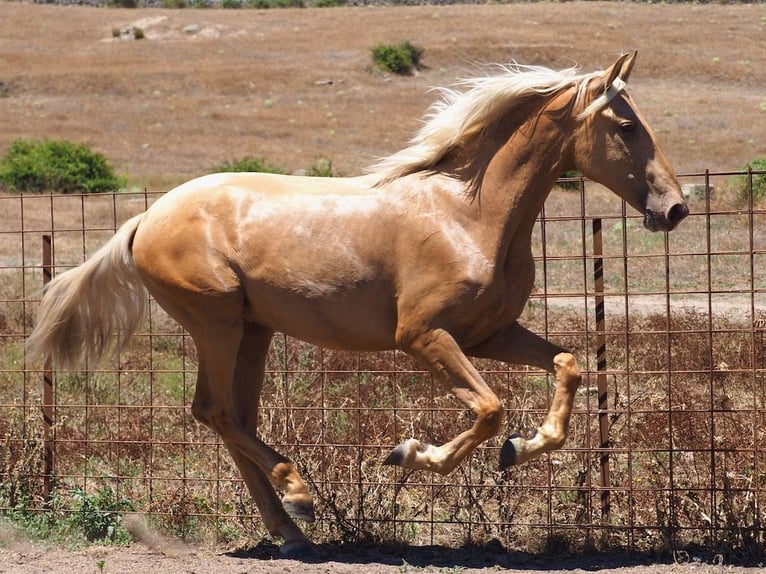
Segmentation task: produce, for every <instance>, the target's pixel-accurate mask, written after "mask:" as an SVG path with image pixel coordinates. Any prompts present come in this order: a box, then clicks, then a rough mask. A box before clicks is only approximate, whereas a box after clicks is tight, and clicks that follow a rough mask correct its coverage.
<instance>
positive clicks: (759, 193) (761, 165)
mask: <svg viewBox="0 0 766 574" xmlns="http://www.w3.org/2000/svg"><path fill="white" fill-rule="evenodd" d="M742 169H743V170H748V169H751V170H753V171H766V158H763V157H762V158H758V159H754V160H753V161H751V162H749V163H747V164H745V165H744V166H742ZM748 178H749V176H746V175H740V176H737V177H735V178H734V182H733V183H734V186H735V188H736V189H737V197H738V198H739V200H740V201H741V202H742V203H748V199H749V198H748V196H749V194H750V182H749V179H748ZM764 199H766V173H760V174H753V203H758V202H760V201H763V200H764Z"/></svg>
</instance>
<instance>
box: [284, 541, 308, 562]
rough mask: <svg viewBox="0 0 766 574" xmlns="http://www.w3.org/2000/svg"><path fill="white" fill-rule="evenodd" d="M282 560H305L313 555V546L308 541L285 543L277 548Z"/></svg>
mask: <svg viewBox="0 0 766 574" xmlns="http://www.w3.org/2000/svg"><path fill="white" fill-rule="evenodd" d="M279 553H280V554H281V555H282V558H306V557H307V556H311V555H312V554H313V553H314V545H313V544H311V542H309V541H308V540H295V541H294V542H285V543H284V544H282V546H280V547H279Z"/></svg>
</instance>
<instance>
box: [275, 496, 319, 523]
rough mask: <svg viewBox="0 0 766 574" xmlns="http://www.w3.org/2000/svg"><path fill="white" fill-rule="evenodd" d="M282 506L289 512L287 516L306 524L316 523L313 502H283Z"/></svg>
mask: <svg viewBox="0 0 766 574" xmlns="http://www.w3.org/2000/svg"><path fill="white" fill-rule="evenodd" d="M282 506H283V507H284V509H285V510H286V511H287V514H289V515H290V516H292V517H293V518H297V519H298V520H304V521H306V522H314V521H315V520H316V515H315V514H314V504H313V503H311V502H290V501H284V500H283V501H282Z"/></svg>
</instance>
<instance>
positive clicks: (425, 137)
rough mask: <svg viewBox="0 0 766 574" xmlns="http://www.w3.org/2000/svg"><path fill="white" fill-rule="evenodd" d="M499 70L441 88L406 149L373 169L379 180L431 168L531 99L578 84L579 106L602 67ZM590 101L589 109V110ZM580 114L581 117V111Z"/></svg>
mask: <svg viewBox="0 0 766 574" xmlns="http://www.w3.org/2000/svg"><path fill="white" fill-rule="evenodd" d="M496 69H498V70H499V72H496V73H494V74H493V75H489V76H485V77H476V78H468V79H464V80H461V81H459V82H458V83H457V84H456V85H455V87H453V88H437V89H435V91H436V92H437V93H439V95H440V98H439V99H438V100H437V101H436V102H434V103H433V104H432V105H431V106H430V108H429V109H428V111H427V112H426V114H425V116H424V117H423V120H422V121H423V125H422V127H421V128H420V129H419V130H418V131H417V132H416V134H415V136H414V137H413V138H412V139H411V140H410V145H409V146H407V147H406V148H404V149H402V150H400V151H398V152H396V153H394V154H393V155H391V156H389V157H387V158H384V159H382V160H380V161H379V162H377V163H376V164H374V165H373V166H372V167H371V168H370V170H369V171H370V173H372V174H374V175H376V176H377V178H378V182H379V183H386V182H390V181H392V180H394V179H397V178H399V177H403V176H405V175H409V174H411V173H416V172H420V171H431V170H433V169H434V168H435V166H436V165H437V164H438V163H439V161H441V160H442V159H444V158H445V157H446V156H447V154H448V153H450V152H451V151H452V150H454V149H456V148H458V147H469V146H471V144H472V143H474V142H475V140H476V139H477V138H479V137H481V134H482V133H483V132H484V131H485V130H486V129H488V128H490V127H491V126H493V125H495V124H496V123H497V122H498V121H499V120H500V119H502V118H503V117H505V116H507V115H508V114H513V113H516V111H517V110H518V109H519V107H520V103H522V102H527V101H529V98H533V97H536V98H542V99H548V98H550V97H552V96H554V95H556V94H558V93H559V92H561V91H562V90H564V89H568V88H570V87H572V86H577V91H576V93H575V96H574V97H575V101H574V102H573V103H574V105H573V106H571V108H570V109H579V108H580V107H581V106H580V105H578V104H580V103H581V102H582V101H583V100H584V99H585V97H586V93H587V87H588V84H589V83H590V81H591V80H592V79H594V78H596V77H598V76H600V74H601V72H593V73H590V74H580V73H579V70H578V68H576V67H573V68H567V69H564V70H560V71H556V70H552V69H550V68H545V67H542V66H523V65H520V64H511V65H507V66H496ZM592 107H593V106H592V104H591V105H589V106H587V108H586V110H588V111H589V112H590V111H595V109H596V108H595V107H593V109H591V108H592ZM578 117H579V116H578Z"/></svg>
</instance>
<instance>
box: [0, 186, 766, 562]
mask: <svg viewBox="0 0 766 574" xmlns="http://www.w3.org/2000/svg"><path fill="white" fill-rule="evenodd" d="M681 179H682V183H683V184H684V186H685V188H686V189H687V190H688V191H689V194H690V205H691V209H692V215H690V217H689V218H688V219H687V220H686V221H685V222H684V223H683V224H682V225H681V226H680V228H679V229H678V230H676V231H674V232H673V233H670V234H661V233H660V234H651V233H649V232H648V231H645V230H643V229H642V224H641V223H642V222H641V217H640V216H639V215H637V214H636V213H635V212H633V211H632V210H630V208H626V207H625V205H624V204H623V203H622V202H621V201H619V200H618V199H617V198H615V197H614V196H612V195H611V194H610V193H609V192H607V191H606V190H604V189H602V188H600V187H598V186H595V185H593V184H590V183H586V182H584V181H580V180H573V181H563V182H561V183H562V185H563V186H566V187H573V188H574V189H570V190H568V191H557V192H554V193H553V194H552V195H551V197H550V198H549V200H548V202H547V203H546V205H545V209H544V212H543V213H542V214H541V217H540V218H539V221H538V223H537V226H536V228H535V231H534V242H533V249H534V253H535V257H536V261H537V283H536V289H535V292H534V293H533V296H532V298H531V299H530V301H529V304H528V306H527V309H526V311H525V313H524V315H523V317H522V320H521V321H522V323H524V324H525V325H526V326H528V327H530V328H532V329H533V330H535V331H536V332H538V333H540V334H543V335H545V336H547V337H548V338H550V339H551V340H554V341H556V342H557V343H559V344H561V345H563V346H566V347H567V348H569V349H571V350H572V351H573V352H574V353H575V354H576V355H577V357H578V359H579V361H580V364H581V367H582V369H583V373H584V382H583V387H582V388H581V389H580V391H579V393H578V399H577V401H576V406H575V411H574V413H573V415H572V420H571V423H570V437H569V439H568V442H567V444H566V446H565V448H564V449H563V450H561V451H558V452H555V453H552V454H550V455H548V456H545V457H543V458H542V459H540V460H538V461H534V462H532V463H529V464H526V465H523V466H519V467H514V468H511V469H509V470H507V471H503V472H501V471H499V470H498V469H497V460H498V453H499V448H500V445H501V444H502V441H503V440H504V439H505V437H507V436H508V435H509V434H511V433H513V432H522V433H523V432H529V431H530V430H531V429H534V428H535V427H537V426H538V425H539V424H540V422H541V421H542V419H543V417H544V415H545V413H546V412H547V408H548V404H549V400H550V397H551V394H552V392H551V384H552V381H551V379H550V378H549V377H548V376H547V375H546V374H545V373H542V372H539V371H536V370H534V369H530V368H526V367H520V366H517V365H502V364H497V363H492V362H488V361H477V362H476V363H477V366H478V368H479V369H480V371H481V372H482V374H483V376H484V377H485V378H486V379H487V381H488V382H489V383H490V385H491V386H492V387H493V388H494V389H495V390H496V391H497V392H498V394H499V395H500V397H501V399H502V400H503V402H504V404H505V406H506V409H507V417H506V428H505V429H504V431H503V432H502V433H501V435H502V436H501V437H499V438H498V439H496V440H493V441H490V442H489V443H487V444H486V445H485V446H483V447H482V448H480V449H478V451H477V452H476V453H475V454H474V455H472V457H471V458H470V459H469V460H468V461H466V463H465V464H463V465H462V466H461V467H460V468H459V469H457V470H456V471H454V472H453V473H452V474H451V475H449V476H446V477H441V476H436V475H431V474H428V473H424V472H416V473H413V472H409V471H404V470H402V469H399V468H393V467H387V466H383V465H381V461H382V460H383V459H384V458H385V456H386V455H387V453H388V452H389V450H390V449H391V448H392V447H393V446H394V445H396V444H398V443H399V442H401V440H403V439H405V438H408V437H410V436H416V437H419V438H421V439H425V440H427V441H429V442H433V443H441V442H443V441H445V440H448V439H449V438H451V437H453V436H455V435H456V434H457V433H459V432H461V431H462V430H464V429H466V428H467V427H468V426H469V425H470V424H471V422H470V416H469V413H467V412H466V411H465V410H464V409H462V408H460V406H459V404H458V403H457V401H456V400H455V399H454V398H453V397H452V396H450V395H449V393H447V392H446V391H445V390H444V389H442V388H440V387H439V386H438V385H437V384H435V382H434V381H433V379H432V378H431V377H430V376H429V375H428V374H427V373H425V372H423V370H422V368H421V367H420V366H419V365H417V364H415V363H413V362H412V361H411V360H410V359H409V357H407V356H406V355H403V354H401V353H398V352H389V353H377V354H360V353H341V352H336V351H328V350H323V349H319V348H316V347H312V346H310V345H307V344H304V343H301V342H299V341H295V340H291V339H288V338H286V337H277V338H275V341H274V344H273V347H272V352H271V355H270V359H269V364H268V377H267V383H266V386H265V390H264V397H263V408H262V415H261V420H260V436H261V438H263V440H265V441H266V442H267V443H269V444H271V445H273V446H274V447H275V448H277V449H278V450H279V451H281V452H282V453H284V454H286V455H287V456H289V457H291V458H292V459H293V460H295V461H296V463H297V464H298V466H299V468H300V470H301V472H302V474H303V476H304V477H305V478H306V480H307V482H308V484H309V485H310V487H311V489H312V491H313V492H314V494H315V497H316V505H317V521H316V523H314V524H312V525H308V526H307V532H308V533H309V535H310V536H311V537H312V539H314V540H315V541H323V540H339V539H341V540H359V539H371V540H379V541H392V540H396V541H399V542H406V543H411V544H446V545H460V544H463V543H467V542H484V541H487V540H489V539H492V538H497V539H499V540H500V541H502V542H503V543H504V544H505V545H507V546H508V547H512V548H517V549H521V550H527V551H537V550H542V549H544V547H545V545H550V544H551V543H552V542H553V543H555V544H567V545H570V546H572V547H575V548H581V547H585V546H588V547H601V546H618V547H621V548H630V549H637V550H645V549H656V548H668V547H671V548H678V547H683V546H687V545H700V546H703V547H706V548H709V549H713V550H718V549H720V548H729V549H748V548H749V549H751V550H752V549H754V548H758V549H762V548H763V543H764V530H763V527H764V520H765V519H766V514H764V509H763V508H762V505H763V503H764V502H766V500H764V497H766V454H765V453H764V449H766V425H765V422H766V421H765V416H766V386H765V384H764V378H765V376H766V265H764V263H765V261H764V258H766V231H764V230H766V209H763V208H762V207H761V204H760V203H759V202H757V201H754V199H753V195H754V194H757V193H759V192H760V193H762V191H759V190H762V189H763V188H764V187H766V182H765V181H764V180H766V175H764V174H763V173H761V172H752V171H749V172H731V173H709V172H706V173H700V174H689V175H685V176H683V177H682V178H681ZM759 186H761V187H759ZM157 196H158V194H154V193H149V192H141V193H120V194H114V195H86V196H61V195H56V196H5V197H0V437H2V441H3V451H2V454H1V455H0V511H1V512H3V513H5V514H7V513H9V512H13V511H16V510H18V509H19V508H20V507H23V508H24V509H25V510H29V511H43V510H44V511H46V512H51V511H59V512H64V513H66V512H78V511H80V510H81V506H78V505H77V502H78V501H79V502H80V503H81V502H82V500H83V496H84V495H87V493H91V495H92V496H97V497H100V498H99V500H102V499H106V500H108V501H111V503H112V507H111V510H120V511H124V512H136V513H139V514H140V515H142V516H145V517H146V518H147V519H148V520H149V521H150V522H151V523H152V525H153V526H154V527H155V528H158V529H160V530H162V531H164V532H166V533H170V534H172V535H176V536H181V537H185V538H191V539H198V538H206V539H214V540H215V541H218V542H221V541H222V542H232V541H241V540H245V539H250V540H254V539H255V540H257V539H258V538H259V537H261V536H264V535H265V531H264V529H263V527H262V526H261V524H260V520H259V517H258V513H257V510H256V509H255V507H254V506H253V505H252V503H251V502H250V499H249V497H248V495H247V492H246V488H245V487H244V485H243V483H242V482H241V480H240V478H239V476H238V474H237V472H236V469H235V467H234V466H233V464H232V462H231V461H230V459H229V457H228V455H227V453H226V452H225V449H224V447H223V446H222V444H221V443H220V442H219V441H218V439H217V437H215V436H214V435H213V434H212V433H210V432H209V431H208V430H207V429H205V428H204V427H202V426H200V425H199V424H197V423H196V422H195V421H194V420H193V418H192V417H191V413H190V409H189V405H190V402H191V397H192V394H193V389H194V381H195V376H196V372H195V369H196V356H195V350H194V345H193V343H192V342H191V340H190V339H189V337H188V336H186V335H185V334H184V333H183V331H181V330H180V328H179V327H178V326H177V325H176V324H175V323H174V322H173V321H172V320H170V319H169V318H168V317H167V316H166V315H165V314H164V313H163V312H162V310H161V309H159V308H158V307H157V306H156V304H154V303H153V302H152V303H151V312H150V316H149V317H148V318H147V322H146V324H145V326H144V327H143V328H142V330H141V332H140V333H139V334H138V335H137V336H136V337H135V338H134V340H133V342H132V344H131V345H130V347H129V348H128V349H127V351H125V352H124V353H122V354H121V355H120V356H119V357H118V358H116V359H115V360H114V361H113V362H111V363H109V364H106V365H98V366H96V365H90V366H88V367H87V368H86V369H85V370H84V371H83V372H80V373H46V372H45V369H44V366H43V365H39V364H35V363H31V362H30V361H29V360H28V359H27V357H26V356H25V354H24V346H23V344H24V340H25V337H26V336H27V334H28V333H29V332H30V330H31V327H32V325H33V320H34V316H35V313H36V309H37V303H38V300H39V293H40V288H41V287H42V285H43V283H44V281H45V280H46V278H47V277H49V276H50V275H54V274H56V273H60V272H62V271H64V270H66V269H68V268H70V267H72V266H75V265H77V264H79V263H80V262H81V261H82V260H83V259H84V258H85V257H86V256H87V255H88V254H89V253H92V252H93V251H94V250H95V249H96V248H97V247H99V246H100V245H101V244H103V242H104V241H106V239H108V238H109V237H110V236H111V235H112V234H113V233H114V231H115V229H116V228H117V227H118V226H119V225H120V224H121V223H122V222H123V221H125V220H126V219H128V218H129V217H130V216H132V215H133V214H136V213H139V212H141V211H143V210H145V209H146V208H147V207H148V206H149V205H150V204H151V203H152V201H153V200H154V199H155V198H156V197H157ZM756 198H757V197H756ZM759 551H760V550H759Z"/></svg>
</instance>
